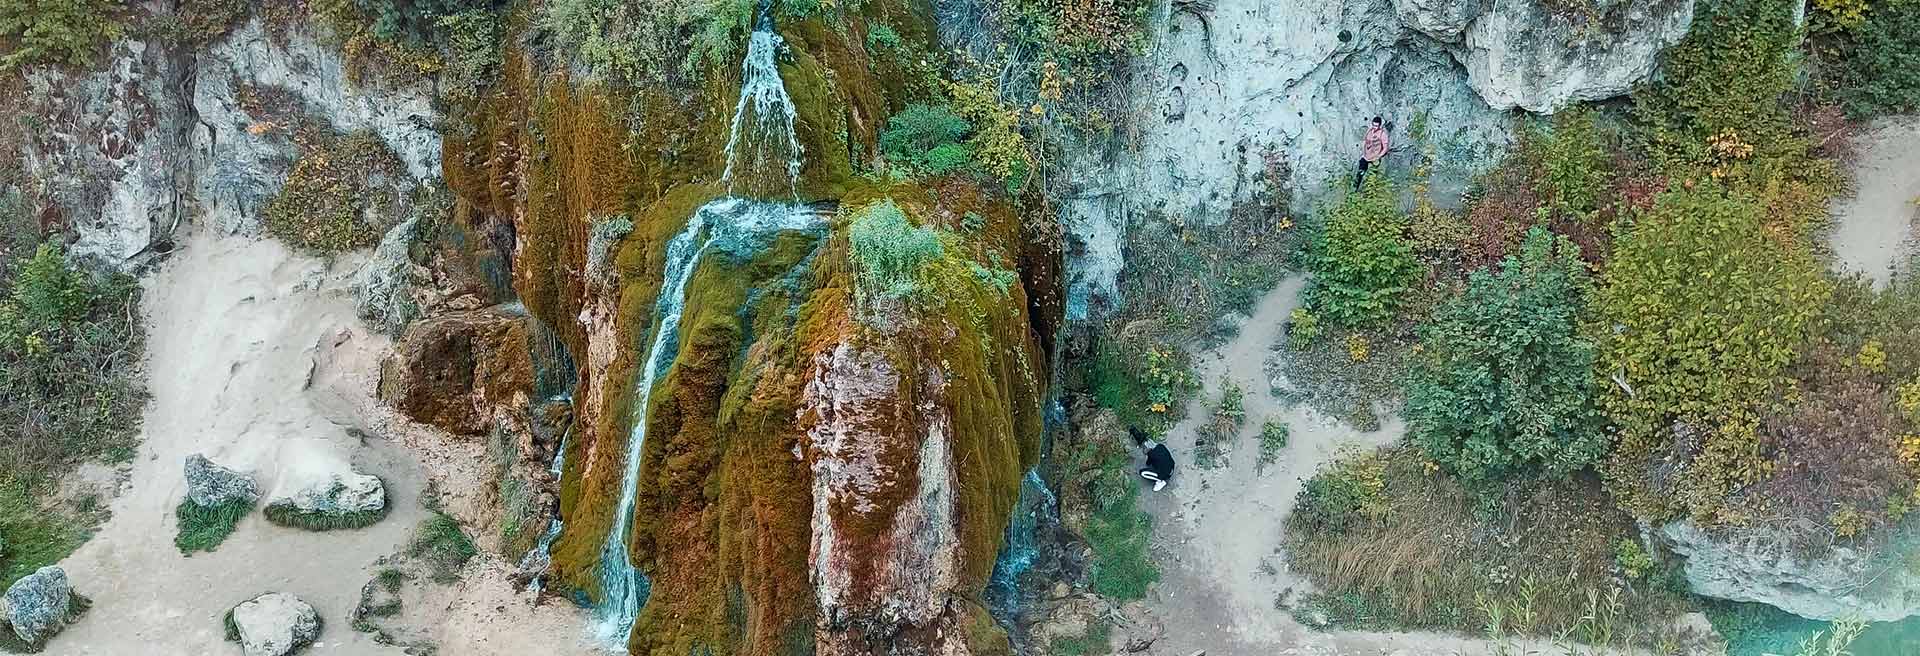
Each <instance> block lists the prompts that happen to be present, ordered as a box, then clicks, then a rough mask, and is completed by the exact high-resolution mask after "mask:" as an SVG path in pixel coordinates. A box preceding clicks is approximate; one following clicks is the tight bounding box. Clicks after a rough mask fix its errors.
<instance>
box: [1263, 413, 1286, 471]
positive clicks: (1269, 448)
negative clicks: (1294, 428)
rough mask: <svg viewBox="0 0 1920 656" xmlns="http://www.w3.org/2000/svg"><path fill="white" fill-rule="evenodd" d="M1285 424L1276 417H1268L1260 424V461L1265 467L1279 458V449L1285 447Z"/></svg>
mask: <svg viewBox="0 0 1920 656" xmlns="http://www.w3.org/2000/svg"><path fill="white" fill-rule="evenodd" d="M1287 437H1288V430H1287V424H1286V423H1285V422H1282V421H1280V420H1278V419H1268V420H1267V421H1266V423H1264V424H1261V425H1260V462H1259V466H1260V467H1261V468H1265V467H1266V466H1267V465H1271V464H1273V463H1275V462H1277V461H1279V460H1280V451H1281V450H1282V449H1285V448H1287Z"/></svg>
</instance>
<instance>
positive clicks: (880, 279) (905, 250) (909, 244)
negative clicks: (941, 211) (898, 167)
mask: <svg viewBox="0 0 1920 656" xmlns="http://www.w3.org/2000/svg"><path fill="white" fill-rule="evenodd" d="M847 234H848V240H849V242H850V244H851V246H852V258H853V262H854V264H855V265H856V266H858V267H859V269H860V283H861V287H860V288H861V290H862V291H864V292H866V293H871V294H878V295H880V296H883V297H887V298H895V299H902V298H911V297H915V296H918V295H919V294H920V293H921V292H922V287H923V286H922V285H921V276H922V270H923V269H924V268H925V267H926V266H927V265H928V264H931V263H932V262H934V261H935V260H938V259H940V257H941V255H942V253H943V252H944V249H943V248H942V247H941V245H940V235H939V232H938V231H936V230H934V229H933V228H930V227H926V226H916V225H914V224H913V221H911V220H910V219H908V218H907V214H906V212H904V211H902V210H901V209H900V206H899V205H896V204H894V202H893V200H892V199H887V200H881V201H878V202H875V203H872V204H870V205H867V206H865V207H862V208H860V209H858V210H855V211H854V212H853V219H852V221H851V222H850V223H849V226H848V230H847Z"/></svg>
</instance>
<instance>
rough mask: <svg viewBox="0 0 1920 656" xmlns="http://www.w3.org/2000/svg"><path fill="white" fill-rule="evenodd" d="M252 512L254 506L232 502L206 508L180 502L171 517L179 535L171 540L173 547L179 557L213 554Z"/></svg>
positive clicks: (236, 501)
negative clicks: (177, 551)
mask: <svg viewBox="0 0 1920 656" xmlns="http://www.w3.org/2000/svg"><path fill="white" fill-rule="evenodd" d="M252 511H253V504H251V503H246V502H242V501H239V500H231V501H228V502H226V503H222V504H219V505H216V506H212V507H208V506H202V505H200V504H197V503H194V502H193V500H192V499H184V500H181V502H180V506H179V507H177V508H174V510H173V516H174V519H175V520H177V522H178V524H179V529H180V533H179V534H178V535H175V536H174V537H173V546H175V547H179V549H180V553H181V554H182V555H188V556H191V555H193V552H196V551H213V550H214V549H217V548H219V547H220V543H222V542H225V541H226V540H227V536H229V535H232V534H233V529H234V527H235V526H239V525H240V519H241V518H242V517H246V516H247V513H249V512H252Z"/></svg>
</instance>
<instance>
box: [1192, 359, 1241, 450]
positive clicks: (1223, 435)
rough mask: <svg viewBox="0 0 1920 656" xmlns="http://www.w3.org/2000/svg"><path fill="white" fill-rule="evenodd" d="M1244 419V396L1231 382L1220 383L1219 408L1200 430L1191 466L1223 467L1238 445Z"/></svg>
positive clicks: (1223, 380)
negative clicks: (1225, 460)
mask: <svg viewBox="0 0 1920 656" xmlns="http://www.w3.org/2000/svg"><path fill="white" fill-rule="evenodd" d="M1246 418H1247V403H1246V394H1245V393H1244V392H1242V391H1241V390H1240V386H1239V385H1235V384H1234V383H1233V381H1232V380H1226V379H1222V380H1221V381H1220V404H1219V405H1217V406H1214V408H1213V415H1212V416H1211V417H1208V418H1207V424H1206V426H1205V427H1203V428H1202V429H1201V432H1200V439H1199V443H1198V444H1196V445H1194V449H1193V464H1194V465H1195V466H1197V467H1199V468H1201V469H1213V468H1216V467H1219V466H1221V465H1223V464H1225V462H1224V459H1225V458H1226V456H1227V454H1228V453H1230V452H1231V451H1232V450H1233V445H1234V443H1235V442H1237V441H1238V438H1239V436H1240V425H1241V424H1242V423H1243V422H1245V421H1246Z"/></svg>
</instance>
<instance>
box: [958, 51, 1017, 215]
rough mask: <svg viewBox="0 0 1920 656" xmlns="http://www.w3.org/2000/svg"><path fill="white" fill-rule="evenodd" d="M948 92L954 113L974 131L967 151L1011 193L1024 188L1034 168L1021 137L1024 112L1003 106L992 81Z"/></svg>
mask: <svg viewBox="0 0 1920 656" xmlns="http://www.w3.org/2000/svg"><path fill="white" fill-rule="evenodd" d="M947 92H948V94H949V95H950V96H951V97H952V99H953V105H952V108H953V113H954V114H955V115H957V116H959V117H960V118H962V119H965V120H966V121H967V122H968V123H969V124H970V125H972V126H973V128H974V133H973V136H972V137H971V138H969V139H968V140H967V147H968V148H969V149H971V150H972V151H973V156H974V158H975V159H976V160H977V161H978V162H979V163H980V167H981V168H982V169H984V170H985V171H986V172H987V173H989V174H992V175H993V176H994V177H996V178H999V179H1000V180H1001V181H1003V182H1005V183H1006V186H1007V188H1008V189H1009V190H1014V189H1018V188H1020V186H1021V185H1023V184H1024V183H1025V179H1026V175H1027V171H1028V170H1029V169H1030V168H1032V166H1033V161H1032V158H1031V156H1030V155H1029V154H1028V152H1027V140H1026V137H1025V136H1024V135H1022V134H1021V133H1020V108H1018V107H1012V106H1009V105H1007V104H1005V103H1003V102H1002V101H1001V98H1000V94H999V92H998V91H997V90H996V88H995V87H994V83H993V81H992V80H991V79H979V80H973V81H961V82H950V83H948V84H947Z"/></svg>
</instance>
